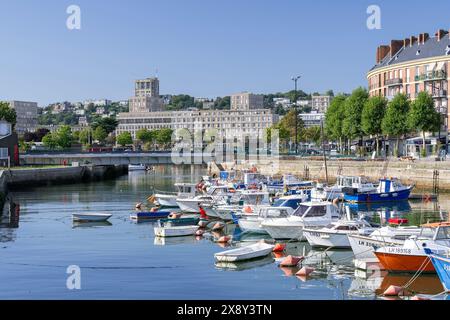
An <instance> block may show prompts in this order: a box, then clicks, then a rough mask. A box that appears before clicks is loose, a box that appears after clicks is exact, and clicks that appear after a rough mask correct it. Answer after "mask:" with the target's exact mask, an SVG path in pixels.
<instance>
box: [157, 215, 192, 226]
mask: <svg viewBox="0 0 450 320" xmlns="http://www.w3.org/2000/svg"><path fill="white" fill-rule="evenodd" d="M159 221H160V222H161V223H162V224H164V225H166V226H193V225H197V224H198V222H199V221H200V218H199V217H189V218H177V219H159Z"/></svg>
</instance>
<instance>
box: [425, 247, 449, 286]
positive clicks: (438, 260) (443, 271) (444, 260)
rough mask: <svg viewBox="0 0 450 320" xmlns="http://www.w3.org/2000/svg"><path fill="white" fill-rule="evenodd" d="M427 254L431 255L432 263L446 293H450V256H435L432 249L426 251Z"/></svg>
mask: <svg viewBox="0 0 450 320" xmlns="http://www.w3.org/2000/svg"><path fill="white" fill-rule="evenodd" d="M425 252H426V253H427V254H429V257H430V259H431V263H432V264H433V267H434V269H435V270H436V273H437V274H438V277H439V280H441V283H442V286H443V287H444V289H445V291H446V292H450V255H447V256H442V255H439V254H435V253H433V251H432V250H430V249H425Z"/></svg>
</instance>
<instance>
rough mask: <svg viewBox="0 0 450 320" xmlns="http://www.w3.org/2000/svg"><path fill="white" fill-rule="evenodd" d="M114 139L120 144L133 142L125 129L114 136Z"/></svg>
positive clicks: (124, 144)
mask: <svg viewBox="0 0 450 320" xmlns="http://www.w3.org/2000/svg"><path fill="white" fill-rule="evenodd" d="M116 141H117V143H118V144H119V145H121V146H127V145H130V144H133V137H132V136H131V133H129V132H128V131H125V132H122V133H121V134H119V135H118V136H117V137H116Z"/></svg>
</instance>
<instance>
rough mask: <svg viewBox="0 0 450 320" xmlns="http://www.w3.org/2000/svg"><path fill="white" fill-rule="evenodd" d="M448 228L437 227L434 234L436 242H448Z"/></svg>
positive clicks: (449, 228) (449, 235)
mask: <svg viewBox="0 0 450 320" xmlns="http://www.w3.org/2000/svg"><path fill="white" fill-rule="evenodd" d="M449 239H450V227H439V228H438V231H437V233H436V240H449Z"/></svg>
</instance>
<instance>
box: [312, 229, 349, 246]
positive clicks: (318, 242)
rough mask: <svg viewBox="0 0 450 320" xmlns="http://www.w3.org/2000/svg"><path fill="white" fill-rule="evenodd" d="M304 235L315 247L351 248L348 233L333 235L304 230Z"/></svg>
mask: <svg viewBox="0 0 450 320" xmlns="http://www.w3.org/2000/svg"><path fill="white" fill-rule="evenodd" d="M303 235H304V237H305V238H306V240H307V241H308V242H309V244H310V245H311V246H313V247H323V248H342V249H344V248H345V249H347V248H350V242H349V240H348V237H347V233H331V232H322V231H318V230H310V229H304V230H303Z"/></svg>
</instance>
